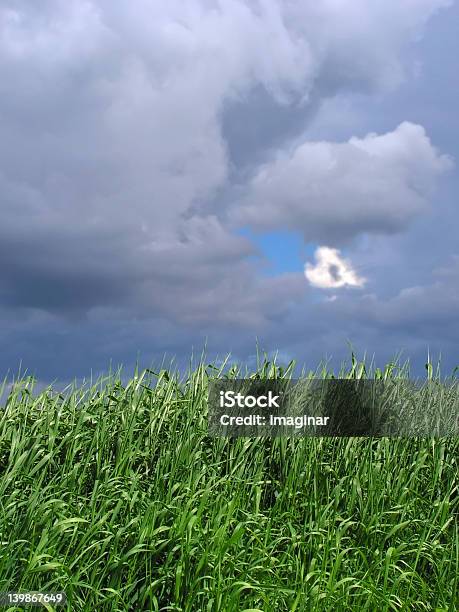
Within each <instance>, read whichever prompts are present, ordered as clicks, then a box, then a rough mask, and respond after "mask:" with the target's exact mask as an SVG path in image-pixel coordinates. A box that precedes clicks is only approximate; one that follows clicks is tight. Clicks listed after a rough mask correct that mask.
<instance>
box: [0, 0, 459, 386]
mask: <svg viewBox="0 0 459 612" xmlns="http://www.w3.org/2000/svg"><path fill="white" fill-rule="evenodd" d="M457 56H459V7H458V4H457V2H456V3H455V2H453V1H452V0H397V1H395V0H393V1H392V0H391V1H387V0H370V1H369V0H352V1H351V0H322V1H321V2H316V1H313V0H282V1H281V0H250V2H249V1H248V0H221V1H217V0H186V1H184V0H180V1H179V0H169V1H168V2H167V3H158V2H155V1H153V0H137V1H136V2H135V3H133V2H122V1H121V0H37V1H36V2H33V3H32V2H30V1H28V0H3V1H2V3H1V5H0V376H1V377H3V376H6V375H8V374H9V375H11V374H16V373H17V372H18V369H19V366H20V365H21V368H22V370H27V371H28V372H29V373H33V374H34V375H35V376H36V377H37V378H38V379H39V380H40V381H44V382H47V381H52V380H60V381H68V380H72V379H74V378H81V377H85V376H89V375H90V374H91V373H92V374H93V375H95V374H98V373H102V372H105V371H107V369H108V368H109V367H110V364H111V365H112V366H113V365H115V366H116V365H118V364H123V365H124V366H125V367H126V368H133V367H134V366H135V364H136V362H139V363H140V364H141V365H144V366H149V365H153V364H157V363H161V362H162V361H163V359H164V358H165V359H166V360H170V359H172V358H174V359H175V362H176V363H178V364H180V363H187V362H188V361H189V358H190V355H191V353H192V352H193V353H194V354H200V353H201V351H202V349H203V348H204V346H205V347H206V352H207V355H208V358H209V360H211V359H213V358H221V357H223V356H225V355H227V354H228V353H231V355H232V357H233V359H235V360H238V361H240V362H245V363H251V362H253V359H254V355H255V353H256V351H257V346H258V349H259V350H265V351H267V352H268V353H273V352H276V351H278V353H279V355H280V358H281V360H284V361H288V360H290V359H295V360H296V361H297V362H298V363H299V364H301V365H303V364H304V365H305V366H306V367H307V368H312V369H315V367H316V366H317V364H318V363H319V361H320V360H323V359H327V360H328V361H329V363H330V364H331V365H332V366H333V365H335V366H338V365H339V364H340V363H341V361H342V360H343V359H345V358H348V357H349V351H350V349H349V347H350V346H352V347H354V349H355V351H356V352H357V354H358V355H359V356H363V354H366V355H367V356H369V357H372V356H373V355H374V356H375V360H376V362H377V365H382V364H384V363H385V362H386V361H387V360H390V359H392V358H393V357H394V356H395V355H398V354H401V355H402V356H403V359H405V358H406V359H408V358H409V359H410V361H411V363H412V368H413V371H414V372H421V371H422V370H423V368H424V364H425V362H426V359H427V356H428V355H430V356H431V357H432V358H433V359H437V358H438V357H441V360H442V367H443V371H444V372H446V373H448V372H450V371H452V369H453V368H454V367H455V366H456V365H459V355H458V350H457V349H458V346H459V324H458V323H459V321H458V319H459V315H458V313H459V240H458V228H459V223H458V222H459V208H458V202H457V195H458V193H459V170H458V161H457V160H458V159H459V116H458V113H457V109H458V108H459V80H458V75H457V66H456V62H455V60H454V58H455V57H457Z"/></svg>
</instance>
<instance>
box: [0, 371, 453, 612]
mask: <svg viewBox="0 0 459 612" xmlns="http://www.w3.org/2000/svg"><path fill="white" fill-rule="evenodd" d="M291 367H292V364H290V366H289V367H287V368H286V369H285V370H282V368H279V367H278V366H276V365H275V363H272V362H267V361H265V362H264V363H260V364H259V367H258V370H257V372H256V373H254V374H252V375H253V376H258V377H267V378H270V377H278V376H289V375H291V371H292V370H291ZM226 371H227V372H228V370H226ZM245 374H246V373H245ZM319 374H320V375H321V376H328V375H330V373H327V372H326V370H321V371H320V373H319ZM227 375H229V376H234V377H235V376H236V375H238V371H237V368H235V367H233V368H232V369H231V370H229V374H227ZM239 375H241V374H240V373H239ZM370 375H371V376H377V377H380V378H388V377H397V376H398V377H403V376H406V373H405V372H404V370H403V368H402V369H397V367H396V366H394V365H393V364H391V365H390V366H388V367H387V368H386V369H385V370H384V371H380V370H376V371H373V372H370V371H367V370H366V369H365V367H364V366H363V364H359V363H356V362H355V360H353V362H352V364H351V367H350V369H349V370H347V371H346V372H344V371H343V372H341V373H340V376H343V377H344V376H347V377H361V376H370ZM210 376H212V377H214V376H223V370H222V368H220V369H217V368H216V367H214V366H207V367H205V366H204V365H197V366H196V367H194V368H193V370H192V371H190V373H189V375H188V376H187V377H186V378H185V379H180V378H179V377H178V376H177V375H176V374H174V373H173V372H168V371H166V370H161V371H160V372H158V373H154V372H152V371H148V370H147V371H145V372H143V373H138V374H137V375H136V376H133V378H132V379H131V380H130V381H129V382H128V383H126V382H122V380H123V379H122V378H121V377H120V375H119V374H114V375H111V376H109V377H107V378H105V379H103V380H100V381H99V382H98V383H97V384H95V385H92V386H87V387H80V388H78V387H74V388H73V389H69V390H67V391H66V392H62V393H58V392H57V391H53V390H52V389H47V390H45V391H42V392H41V393H39V394H35V393H33V392H32V391H31V383H30V381H28V380H27V379H23V380H22V381H18V382H16V383H15V384H14V385H13V387H12V388H11V390H10V392H9V396H8V397H7V398H6V400H4V402H3V403H4V408H3V410H1V411H0V476H1V478H0V543H1V553H0V591H29V592H30V591H41V592H43V591H46V592H49V591H54V592H56V591H65V592H66V594H67V598H68V601H69V603H68V604H67V606H66V607H64V608H61V609H67V610H72V611H74V612H77V611H79V610H88V611H97V612H101V611H109V610H110V611H112V610H140V611H141V610H176V611H179V610H182V611H187V612H191V611H193V612H194V611H196V612H201V611H216V612H217V611H228V612H232V611H237V612H239V611H243V610H245V611H248V610H251V611H254V610H262V611H264V612H268V611H271V610H272V611H276V612H281V611H284V610H285V611H295V610H296V611H299V612H301V611H306V610H330V611H339V610H359V611H360V610H369V611H371V612H373V611H376V610H378V611H383V610H409V611H415V610H429V611H430V610H449V611H453V610H457V609H458V596H459V590H458V587H457V584H458V576H459V524H458V519H459V494H458V457H459V440H458V438H432V437H431V438H411V439H389V438H373V439H372V438H347V439H346V438H300V439H292V438H276V439H261V438H254V439H247V438H240V439H230V438H210V437H209V436H208V435H207V385H208V379H209V377H210ZM426 376H427V377H428V378H429V379H432V378H433V377H434V376H435V375H434V374H433V372H432V369H431V368H430V366H429V369H428V371H427V373H426ZM455 388H456V392H457V386H456V387H455ZM442 389H443V385H442V384H438V398H440V399H441V398H442V397H444V395H443V391H442ZM438 398H437V397H435V396H432V401H437V399H438ZM5 609H8V608H5ZM9 609H10V610H16V609H19V608H13V607H11V608H9ZM49 609H53V608H52V607H49Z"/></svg>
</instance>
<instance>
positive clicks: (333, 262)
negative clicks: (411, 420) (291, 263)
mask: <svg viewBox="0 0 459 612" xmlns="http://www.w3.org/2000/svg"><path fill="white" fill-rule="evenodd" d="M314 257H315V260H316V263H315V265H314V264H311V263H309V262H308V263H306V266H305V271H304V273H305V276H306V278H307V279H308V281H309V282H310V284H311V285H312V286H313V287H319V288H320V289H338V288H340V287H363V286H364V284H365V282H366V279H365V278H363V277H361V276H359V275H358V274H357V272H356V271H355V270H354V269H353V267H352V264H351V263H350V261H348V260H347V259H344V258H343V257H342V256H341V253H340V251H339V250H338V249H331V248H329V247H325V246H321V247H318V248H317V249H316V251H315V253H314ZM332 298H334V299H336V296H332ZM332 298H330V299H332Z"/></svg>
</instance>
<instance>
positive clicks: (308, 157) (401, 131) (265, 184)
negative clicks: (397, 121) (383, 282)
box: [232, 122, 452, 244]
mask: <svg viewBox="0 0 459 612" xmlns="http://www.w3.org/2000/svg"><path fill="white" fill-rule="evenodd" d="M451 167H452V161H451V160H450V159H449V158H448V157H447V156H445V155H440V154H439V153H437V151H436V150H435V148H434V147H433V146H432V145H431V143H430V140H429V139H428V137H427V136H426V134H425V131H424V129H423V128H422V127H421V126H418V125H413V124H411V123H408V122H405V123H402V124H401V125H399V126H398V128H397V129H396V130H394V131H393V132H391V133H388V134H383V135H379V136H378V135H376V134H369V135H367V136H366V137H365V138H362V139H359V138H355V137H354V138H351V139H350V140H349V141H348V142H347V143H331V142H305V143H304V144H302V145H300V146H298V147H297V148H295V149H294V150H293V151H291V152H281V153H279V154H278V155H277V158H276V159H275V160H274V161H272V162H269V163H267V164H265V165H264V166H263V167H262V168H261V169H260V170H259V171H258V172H257V174H256V175H255V176H254V178H253V179H252V181H251V184H250V187H249V189H248V194H247V196H246V197H245V199H244V200H243V202H242V203H240V205H239V206H238V207H237V208H235V209H234V211H233V212H232V219H233V221H234V222H237V223H242V224H251V225H253V226H255V227H257V228H260V229H266V230H269V229H273V228H278V227H284V228H289V229H300V230H301V231H302V232H303V235H304V237H305V240H306V241H319V242H323V243H326V244H337V243H338V244H339V243H342V242H345V241H346V240H349V239H350V238H353V237H355V236H356V235H358V234H360V233H364V232H372V233H394V232H397V231H400V230H402V229H405V228H406V227H407V226H408V224H409V223H410V221H412V220H413V219H414V218H415V217H416V216H418V215H419V214H420V213H422V212H424V211H425V209H426V205H427V202H428V200H429V197H430V196H431V195H432V191H433V186H434V181H435V178H436V177H437V176H438V175H439V174H441V173H442V172H443V171H445V170H447V169H449V168H451Z"/></svg>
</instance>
